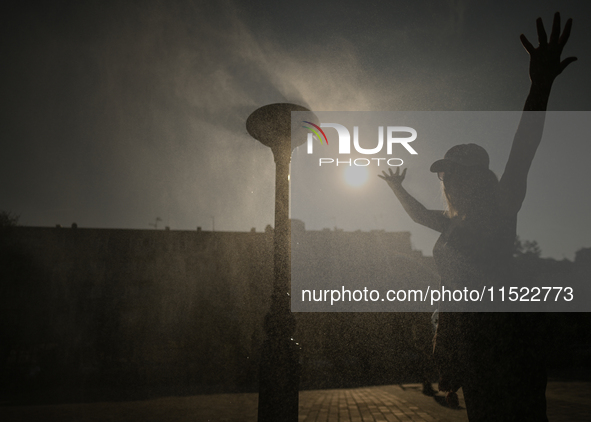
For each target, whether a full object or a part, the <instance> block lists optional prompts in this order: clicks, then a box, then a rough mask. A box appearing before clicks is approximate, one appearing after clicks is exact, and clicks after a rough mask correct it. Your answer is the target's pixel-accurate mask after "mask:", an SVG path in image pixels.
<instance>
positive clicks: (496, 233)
mask: <svg viewBox="0 0 591 422" xmlns="http://www.w3.org/2000/svg"><path fill="white" fill-rule="evenodd" d="M571 25H572V20H571V19H569V20H568V21H567V22H566V25H565V26H564V30H563V31H562V33H561V24H560V14H558V13H556V14H555V16H554V22H553V26H552V32H551V34H550V38H549V39H548V38H547V35H546V31H545V29H544V25H543V23H542V20H541V19H538V20H537V33H538V40H539V46H538V47H534V46H533V45H532V44H531V43H530V42H529V41H528V40H527V38H526V37H525V36H524V35H521V42H522V44H523V46H524V47H525V49H526V50H527V52H528V53H529V55H530V65H529V75H530V79H531V88H530V91H529V95H528V97H527V100H526V102H525V106H524V112H523V114H522V117H521V120H520V123H519V126H518V129H517V132H516V134H515V137H514V140H513V144H512V146H511V151H510V154H509V159H508V161H507V164H506V166H505V170H504V172H503V175H502V176H501V178H500V180H499V179H497V177H496V176H495V174H494V173H493V172H492V171H491V170H490V169H489V157H488V154H487V152H486V151H485V150H484V148H482V147H480V146H478V145H476V144H473V143H469V144H463V145H456V146H454V147H453V148H451V149H450V150H449V151H447V153H446V154H445V156H444V158H443V159H441V160H438V161H436V162H435V163H433V165H432V166H431V169H430V170H431V172H433V173H437V175H438V176H439V179H440V180H441V181H442V185H443V190H444V193H445V197H446V199H447V204H448V210H447V211H445V212H444V211H436V210H428V209H426V208H425V207H424V206H423V205H422V204H421V203H419V202H418V201H417V200H416V199H415V198H414V197H413V196H411V195H410V194H409V193H408V192H407V191H406V190H405V189H404V188H403V187H402V182H403V181H404V177H405V175H406V169H404V171H402V172H400V169H399V168H398V169H397V170H396V172H393V171H392V170H391V169H390V171H389V172H388V173H386V172H383V176H382V175H380V176H379V177H381V178H382V179H384V180H385V181H386V182H388V185H389V186H390V188H391V189H392V191H393V192H394V193H395V195H396V197H397V198H398V199H399V200H400V202H401V204H402V206H403V208H404V209H405V210H406V212H407V213H408V214H409V216H410V217H411V218H412V219H413V221H415V222H416V223H419V224H422V225H424V226H427V227H429V228H431V229H433V230H436V231H438V232H440V233H441V236H440V237H439V239H438V240H437V242H436V244H435V247H434V249H433V257H434V259H435V261H436V264H437V268H438V272H439V274H440V278H441V283H442V285H445V286H446V287H447V288H454V289H455V288H463V287H467V286H474V285H475V283H478V284H479V285H480V286H485V285H486V286H494V285H496V284H499V285H503V284H504V285H514V286H519V284H518V283H519V280H515V279H514V278H513V275H512V274H511V271H510V268H511V260H512V252H513V245H514V241H515V237H516V226H517V214H518V212H519V210H520V208H521V205H522V203H523V200H524V198H525V194H526V184H527V175H528V172H529V169H530V166H531V163H532V160H533V158H534V155H535V153H536V150H537V148H538V145H539V144H540V140H541V138H542V131H543V126H544V117H545V113H544V112H545V110H546V108H547V104H548V98H549V96H550V90H551V87H552V83H553V81H554V79H555V78H556V77H557V76H558V75H559V74H561V73H562V71H563V70H564V69H565V68H566V67H567V66H568V65H569V64H570V63H572V62H573V61H575V60H576V58H575V57H569V58H566V59H564V60H561V58H560V56H561V53H562V50H563V48H564V46H565V44H566V42H567V40H568V38H569V35H570V31H571ZM452 310H453V309H452ZM539 319H540V316H536V315H534V314H527V313H486V312H480V313H467V312H464V313H460V312H457V313H456V312H449V309H448V312H441V313H440V315H439V325H438V328H437V332H436V334H435V339H434V345H435V346H434V357H435V361H436V362H437V365H438V368H439V372H440V381H439V389H440V390H441V391H447V392H455V391H457V390H458V389H459V388H460V387H462V388H463V391H464V398H465V401H466V408H467V412H468V418H469V419H470V421H521V422H523V421H547V417H546V399H545V389H546V381H547V378H546V373H545V362H544V353H543V349H544V344H543V342H544V339H543V336H541V335H538V333H537V332H536V327H539V326H540V324H539Z"/></svg>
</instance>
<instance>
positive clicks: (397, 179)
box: [378, 167, 406, 190]
mask: <svg viewBox="0 0 591 422" xmlns="http://www.w3.org/2000/svg"><path fill="white" fill-rule="evenodd" d="M388 171H389V173H387V172H385V171H383V172H382V173H383V174H384V175H383V176H382V175H381V174H378V177H379V178H380V179H384V180H385V181H386V182H388V186H390V189H392V190H394V189H396V188H400V187H401V186H402V181H403V180H404V177H405V176H406V169H404V170H402V173H400V167H396V173H394V172H393V171H392V169H391V168H390V169H388Z"/></svg>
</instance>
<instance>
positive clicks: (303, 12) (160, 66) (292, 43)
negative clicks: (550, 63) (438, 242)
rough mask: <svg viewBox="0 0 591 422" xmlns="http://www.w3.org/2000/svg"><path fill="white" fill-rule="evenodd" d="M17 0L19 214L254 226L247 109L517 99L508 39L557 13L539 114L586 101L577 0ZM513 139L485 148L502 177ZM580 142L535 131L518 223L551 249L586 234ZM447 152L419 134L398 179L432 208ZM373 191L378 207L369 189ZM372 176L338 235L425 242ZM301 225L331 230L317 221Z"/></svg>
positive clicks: (352, 195)
mask: <svg viewBox="0 0 591 422" xmlns="http://www.w3.org/2000/svg"><path fill="white" fill-rule="evenodd" d="M11 3H14V4H15V6H12V7H10V8H8V9H5V10H4V11H3V13H2V17H1V18H0V19H1V20H2V26H1V31H2V37H1V38H0V45H1V49H2V70H1V72H2V78H1V82H0V89H1V98H2V101H1V106H2V110H1V113H0V119H1V127H2V154H0V172H1V180H2V182H1V183H0V209H3V210H10V211H13V212H15V213H18V214H20V216H21V220H20V222H21V223H22V224H24V225H35V226H53V225H55V224H62V225H64V226H69V225H70V224H71V223H72V222H76V223H77V224H78V225H79V226H80V227H117V228H144V229H148V228H149V223H153V222H154V220H155V218H156V217H161V218H162V219H163V224H164V225H169V226H170V227H171V228H172V229H191V230H194V229H195V228H196V227H197V226H202V227H203V228H204V230H208V229H211V226H212V216H213V217H215V227H216V230H227V231H230V230H238V231H245V230H249V229H250V228H251V227H256V228H257V229H258V230H262V229H263V228H264V227H265V226H266V225H267V224H272V222H273V196H274V163H273V159H272V155H271V152H270V150H268V149H267V148H266V147H264V146H262V145H261V144H259V143H258V142H257V141H255V140H253V139H252V138H250V137H249V136H248V134H247V133H246V130H245V126H244V123H245V120H246V118H247V117H248V115H249V114H250V113H251V112H252V111H253V110H255V109H256V108H258V107H260V106H262V105H265V104H269V103H275V102H286V101H287V102H295V103H298V104H301V105H304V106H307V107H309V108H311V109H313V110H318V111H339V110H351V111H355V110H416V111H433V110H441V111H449V110H459V111H472V110H489V111H492V110H520V109H521V108H522V106H523V102H524V100H525V97H526V95H527V91H528V88H529V81H528V76H527V65H528V56H527V53H526V52H525V50H524V49H523V48H522V47H521V45H520V42H519V34H520V33H522V32H523V33H525V34H526V35H527V36H528V37H529V39H530V41H532V42H534V41H536V32H535V19H536V18H537V17H538V16H542V17H543V19H544V21H545V23H546V26H547V28H548V31H549V27H550V22H551V19H552V15H553V13H554V12H555V11H557V10H558V11H561V12H562V16H563V22H564V21H566V18H568V17H573V18H574V24H573V31H572V36H571V40H570V41H569V44H568V46H567V48H566V50H565V56H566V55H576V56H578V57H579V60H578V61H577V62H576V63H574V64H572V65H571V66H569V68H568V69H566V71H565V73H564V74H563V75H561V76H560V77H559V80H557V82H556V83H555V84H554V90H553V93H552V97H551V99H550V106H549V107H550V109H551V110H584V111H588V110H591V95H590V94H591V80H590V79H589V76H588V75H590V74H591V64H590V63H591V4H589V2H586V1H537V0H536V1H534V0H532V1H522V2H514V1H498V0H496V1H461V0H457V1H452V0H450V1H413V2H409V1H375V2H352V1H338V2H336V1H334V2H271V1H258V2H257V1H234V2H231V1H225V2H199V1H189V0H177V1H135V2H109V1H104V0H103V1H76V2H74V1H53V2H41V1H38V2H27V1H19V2H11ZM536 43H537V42H534V44H536ZM470 141H472V142H478V140H477V139H475V140H470ZM510 141H511V140H510V139H504V140H501V141H499V146H498V150H493V151H489V152H490V153H491V157H492V158H493V163H492V168H493V169H494V170H495V171H497V173H498V172H499V171H500V170H502V167H503V166H504V162H502V160H503V159H506V155H507V154H508V149H509V146H510ZM546 141H548V142H546ZM589 145H590V144H589V142H588V138H585V137H579V138H577V139H552V140H547V139H545V140H544V144H542V146H541V147H540V151H539V155H538V156H537V157H536V161H535V162H534V166H533V167H532V171H531V173H530V181H529V182H530V184H529V191H528V197H527V199H526V202H525V204H524V207H523V209H522V211H521V213H520V220H519V227H518V234H520V236H521V237H522V238H523V239H531V240H537V241H538V242H539V243H540V246H541V248H542V251H543V254H544V255H546V256H553V257H555V258H562V257H563V256H566V257H568V258H571V259H572V257H573V256H574V252H575V251H576V250H577V249H579V248H581V247H589V246H591V230H590V224H589V215H591V199H590V195H589V183H590V182H589V178H588V176H587V174H586V172H587V169H588V168H589V166H588V157H590V156H591V148H590V146H589ZM415 146H416V149H417V151H419V155H421V150H420V145H418V144H417V145H415ZM451 146H452V144H449V145H437V146H433V145H430V146H427V145H425V146H424V147H423V151H425V152H424V153H423V155H424V156H423V157H421V159H422V160H424V162H425V163H426V164H425V167H424V168H420V167H419V166H416V168H414V167H413V168H412V173H410V172H409V177H408V180H407V187H408V188H409V190H410V191H412V192H415V193H416V194H417V196H418V197H419V199H421V200H423V201H424V202H426V203H427V204H428V205H429V206H437V205H439V203H436V202H435V199H433V196H434V195H436V194H434V193H433V192H435V191H436V190H437V189H438V181H437V180H436V178H434V177H433V176H432V175H431V174H430V173H429V172H428V163H429V162H432V161H434V160H435V159H437V158H439V156H436V154H441V153H442V152H444V151H445V150H446V149H448V148H449V147H451ZM493 149H494V148H493ZM429 154H432V155H429ZM495 157H499V158H498V159H499V160H501V162H498V161H497V162H495V161H494V158H495ZM421 163H422V161H421ZM343 183H344V181H343ZM379 183H382V184H383V185H382V187H381V188H383V195H381V194H380V197H381V196H383V198H389V199H388V200H390V201H391V202H389V204H388V205H387V206H384V204H383V203H382V201H381V200H380V201H379V203H376V204H373V203H372V202H371V201H368V200H367V199H368V198H370V197H369V196H368V195H367V192H368V191H369V190H368V189H369V187H371V191H372V192H373V191H375V189H379V186H380V185H379ZM425 184H430V185H429V186H428V187H424V186H425ZM366 186H367V188H364V187H363V186H362V187H359V188H356V189H352V188H351V189H349V190H347V195H348V196H347V200H349V201H355V202H356V203H362V202H363V204H364V207H365V208H364V212H365V213H366V214H365V215H366V216H367V218H365V219H364V220H362V221H361V220H360V223H359V227H345V228H346V229H355V228H359V229H362V230H369V229H386V230H408V231H411V232H412V233H413V243H414V246H415V247H416V248H418V249H421V250H423V251H424V252H425V253H426V254H431V248H432V245H433V242H434V239H435V235H434V234H432V233H428V231H426V229H420V228H418V227H417V226H416V225H414V224H413V223H412V222H411V221H410V220H408V219H404V218H400V217H399V215H400V213H401V211H402V209H401V208H400V206H399V205H398V204H397V202H396V200H395V198H394V197H393V195H391V193H390V191H389V190H388V188H387V186H386V185H385V183H384V182H383V181H381V180H379V179H378V178H377V177H375V176H372V177H371V178H370V181H369V182H368V184H367V185H366ZM422 189H426V191H424V190H422ZM423 192H429V193H428V194H427V193H423ZM356 195H357V196H356ZM364 201H365V202H364ZM437 201H439V198H437ZM294 217H298V216H297V215H294ZM306 223H307V227H308V228H310V229H320V228H322V227H334V226H335V225H337V226H339V224H341V223H340V222H339V218H338V216H335V215H329V214H328V213H327V215H324V216H318V218H317V219H315V221H307V222H306Z"/></svg>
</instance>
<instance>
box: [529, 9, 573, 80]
mask: <svg viewBox="0 0 591 422" xmlns="http://www.w3.org/2000/svg"><path fill="white" fill-rule="evenodd" d="M572 23H573V20H572V19H569V20H567V21H566V25H564V30H563V31H562V34H560V13H558V12H556V14H555V15H554V22H553V24H552V33H551V34H550V40H549V41H548V37H547V35H546V30H545V29H544V24H543V23H542V18H538V19H537V21H536V25H537V29H538V42H539V46H538V47H534V46H533V45H532V44H531V43H530V42H529V41H528V39H527V38H526V37H525V35H523V34H521V37H520V38H521V43H522V44H523V46H524V47H525V49H526V50H527V52H528V53H529V56H530V62H529V77H530V79H531V81H532V82H533V83H542V84H552V82H553V81H554V79H555V78H556V77H557V76H558V75H560V74H561V73H562V71H563V70H564V69H565V68H566V67H567V66H568V65H569V64H571V63H572V62H574V61H575V60H577V58H576V57H567V58H566V59H564V60H562V61H561V60H560V55H561V54H562V50H563V49H564V46H565V45H566V42H567V41H568V37H569V36H570V30H571V26H572Z"/></svg>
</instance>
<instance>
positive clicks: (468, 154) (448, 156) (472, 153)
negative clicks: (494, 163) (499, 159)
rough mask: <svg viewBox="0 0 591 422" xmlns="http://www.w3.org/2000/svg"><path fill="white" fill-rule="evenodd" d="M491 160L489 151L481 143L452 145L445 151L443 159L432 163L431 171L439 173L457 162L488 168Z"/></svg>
mask: <svg viewBox="0 0 591 422" xmlns="http://www.w3.org/2000/svg"><path fill="white" fill-rule="evenodd" d="M489 161H490V160H489V158H488V153H487V152H486V150H485V149H484V148H482V147H481V146H480V145H476V144H461V145H456V146H454V147H451V148H450V149H449V150H448V151H447V152H446V153H445V155H444V156H443V159H441V160H437V161H435V162H434V163H433V164H431V172H433V173H438V172H441V171H446V170H447V169H449V168H450V166H454V165H456V164H460V165H462V166H466V167H471V166H479V167H484V168H486V169H488V164H489Z"/></svg>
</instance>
